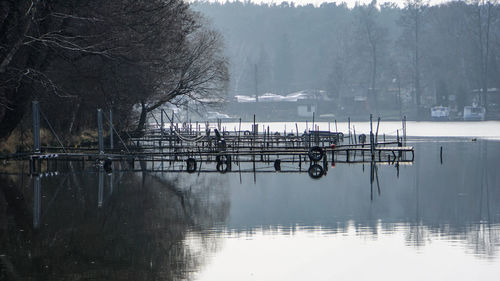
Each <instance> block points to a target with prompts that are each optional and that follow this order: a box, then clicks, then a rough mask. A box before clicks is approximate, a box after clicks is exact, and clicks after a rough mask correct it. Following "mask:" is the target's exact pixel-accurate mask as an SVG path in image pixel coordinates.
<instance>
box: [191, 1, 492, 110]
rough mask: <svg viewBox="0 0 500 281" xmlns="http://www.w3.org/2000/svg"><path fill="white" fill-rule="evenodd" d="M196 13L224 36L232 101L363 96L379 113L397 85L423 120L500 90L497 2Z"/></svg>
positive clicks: (230, 7)
mask: <svg viewBox="0 0 500 281" xmlns="http://www.w3.org/2000/svg"><path fill="white" fill-rule="evenodd" d="M194 7H195V9H196V10H198V11H200V12H202V13H204V14H205V15H207V17H208V18H211V19H212V20H213V23H214V25H215V26H216V28H218V29H219V30H220V31H221V32H222V34H223V35H224V37H225V39H226V54H227V56H228V58H229V61H230V74H231V78H232V79H231V82H230V92H231V93H234V94H235V95H236V94H244V95H255V94H259V95H261V94H263V93H266V92H272V93H277V94H287V93H290V92H293V91H299V90H304V89H321V90H327V91H328V92H329V93H330V95H331V97H332V98H341V97H344V96H349V95H353V94H360V95H365V96H367V97H368V98H369V100H370V104H371V105H372V109H374V111H379V109H380V110H383V107H384V95H387V93H388V92H389V90H390V89H400V90H402V91H403V92H405V93H407V94H408V96H409V97H411V107H412V108H413V109H414V111H415V112H418V115H417V116H420V117H421V116H422V115H423V114H424V111H423V110H424V107H425V106H429V103H430V102H429V100H434V103H435V104H436V103H437V104H442V105H446V104H447V103H448V99H449V96H453V97H454V98H455V102H456V103H458V105H459V106H462V107H463V106H464V105H466V104H467V103H469V102H470V100H469V98H470V97H469V96H468V95H469V94H470V93H471V91H472V90H474V89H478V90H479V91H482V92H483V93H484V92H486V91H487V90H486V89H488V88H494V87H496V88H499V87H500V68H499V62H500V6H499V5H498V4H497V1H488V0H472V1H452V2H448V3H444V4H440V5H433V6H431V5H429V4H428V2H426V1H423V0H407V1H406V2H405V4H404V5H403V6H401V7H400V6H398V5H396V4H394V3H382V4H380V3H377V2H376V1H375V0H374V1H372V2H371V3H369V4H356V5H355V6H354V7H352V8H350V7H348V6H347V5H346V4H345V3H342V4H337V3H323V4H321V5H319V6H317V7H315V6H313V5H305V6H296V5H295V4H293V2H292V3H288V2H283V3H281V4H253V3H251V2H244V3H243V2H237V1H236V2H225V3H223V4H222V3H217V2H197V3H195V4H194ZM486 96H487V95H484V94H483V95H480V100H479V101H478V102H479V103H480V104H482V105H484V106H488V104H489V103H488V101H487V100H486ZM417 109H418V110H417ZM425 114H426V113H425Z"/></svg>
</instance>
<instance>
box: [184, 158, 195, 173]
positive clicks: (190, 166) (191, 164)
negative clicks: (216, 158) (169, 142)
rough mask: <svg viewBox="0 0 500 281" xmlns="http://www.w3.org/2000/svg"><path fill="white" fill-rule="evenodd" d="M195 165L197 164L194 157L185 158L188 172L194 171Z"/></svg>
mask: <svg viewBox="0 0 500 281" xmlns="http://www.w3.org/2000/svg"><path fill="white" fill-rule="evenodd" d="M196 167H197V164H196V160H195V159H194V158H188V159H187V160H186V171H187V172H188V173H190V174H191V173H194V172H195V171H196Z"/></svg>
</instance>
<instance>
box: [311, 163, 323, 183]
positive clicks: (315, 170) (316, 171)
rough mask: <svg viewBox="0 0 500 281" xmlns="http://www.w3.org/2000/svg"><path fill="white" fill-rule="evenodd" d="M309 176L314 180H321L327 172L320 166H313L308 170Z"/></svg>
mask: <svg viewBox="0 0 500 281" xmlns="http://www.w3.org/2000/svg"><path fill="white" fill-rule="evenodd" d="M307 173H308V174H309V176H310V177H311V178H313V179H319V178H321V177H322V176H323V175H324V174H325V170H324V169H323V167H321V166H320V165H318V164H313V165H311V166H310V167H309V170H307Z"/></svg>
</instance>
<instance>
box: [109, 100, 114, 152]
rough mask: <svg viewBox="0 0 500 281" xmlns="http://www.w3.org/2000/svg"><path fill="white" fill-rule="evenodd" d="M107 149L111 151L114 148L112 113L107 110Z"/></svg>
mask: <svg viewBox="0 0 500 281" xmlns="http://www.w3.org/2000/svg"><path fill="white" fill-rule="evenodd" d="M109 148H110V149H111V150H113V149H114V148H115V144H114V141H113V111H112V110H111V109H110V110H109Z"/></svg>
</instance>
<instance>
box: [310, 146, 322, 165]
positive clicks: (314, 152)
mask: <svg viewBox="0 0 500 281" xmlns="http://www.w3.org/2000/svg"><path fill="white" fill-rule="evenodd" d="M324 154H325V152H324V151H323V149H321V147H319V146H313V147H311V148H309V153H308V155H309V159H310V160H311V161H314V162H317V161H319V160H321V158H323V155H324Z"/></svg>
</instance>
